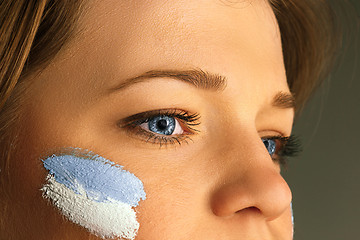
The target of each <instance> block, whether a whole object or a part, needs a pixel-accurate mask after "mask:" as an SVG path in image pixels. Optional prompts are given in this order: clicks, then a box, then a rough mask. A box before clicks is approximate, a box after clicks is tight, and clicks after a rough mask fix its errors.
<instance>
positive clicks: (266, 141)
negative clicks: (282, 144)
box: [261, 138, 276, 156]
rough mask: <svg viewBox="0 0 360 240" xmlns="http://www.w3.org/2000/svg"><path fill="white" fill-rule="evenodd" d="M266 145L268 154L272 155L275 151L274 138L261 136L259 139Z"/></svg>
mask: <svg viewBox="0 0 360 240" xmlns="http://www.w3.org/2000/svg"><path fill="white" fill-rule="evenodd" d="M261 140H262V141H263V143H264V145H265V147H266V149H267V150H268V152H269V154H270V156H272V155H274V153H275V151H276V141H275V139H271V138H263V139H261Z"/></svg>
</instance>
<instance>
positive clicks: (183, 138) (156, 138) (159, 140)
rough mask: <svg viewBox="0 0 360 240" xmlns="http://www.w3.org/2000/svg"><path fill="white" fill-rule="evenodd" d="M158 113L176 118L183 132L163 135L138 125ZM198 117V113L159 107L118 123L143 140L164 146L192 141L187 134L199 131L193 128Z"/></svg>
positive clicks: (196, 123)
mask: <svg viewBox="0 0 360 240" xmlns="http://www.w3.org/2000/svg"><path fill="white" fill-rule="evenodd" d="M159 115H164V116H168V117H173V118H176V120H178V122H179V124H180V125H181V127H182V128H185V130H184V133H183V134H182V135H170V136H165V135H160V134H156V133H153V132H150V131H147V130H145V129H143V128H141V127H139V125H140V124H142V123H145V122H148V121H149V120H150V119H151V118H153V117H156V116H159ZM199 119H200V116H199V114H198V113H194V114H190V113H188V112H187V111H184V110H179V109H170V110H169V109H159V110H154V111H148V112H142V113H138V114H135V115H132V116H130V117H127V118H125V119H123V120H121V122H119V124H118V125H119V126H120V127H121V128H125V129H127V130H129V131H131V132H132V133H135V134H136V135H138V136H140V137H142V139H144V140H145V142H149V143H153V144H159V145H160V147H162V146H163V145H165V146H166V145H167V144H176V143H178V144H179V145H181V144H182V143H188V140H190V141H192V139H191V137H190V136H189V135H193V134H196V132H200V131H199V130H197V129H196V128H195V126H197V125H199V124H200V121H199Z"/></svg>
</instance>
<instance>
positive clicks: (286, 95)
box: [271, 91, 296, 109]
mask: <svg viewBox="0 0 360 240" xmlns="http://www.w3.org/2000/svg"><path fill="white" fill-rule="evenodd" d="M271 105H272V106H273V107H276V108H284V109H286V108H293V109H295V106H296V101H295V97H294V95H293V94H291V93H290V92H283V91H279V92H277V93H276V94H275V96H274V97H273V100H272V104H271Z"/></svg>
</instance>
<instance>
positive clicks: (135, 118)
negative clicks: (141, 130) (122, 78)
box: [118, 108, 200, 127]
mask: <svg viewBox="0 0 360 240" xmlns="http://www.w3.org/2000/svg"><path fill="white" fill-rule="evenodd" d="M158 115H168V116H174V117H176V116H177V117H179V115H181V116H183V118H191V119H192V121H198V120H199V118H200V115H199V114H197V113H194V114H190V113H189V112H187V111H185V110H182V109H175V108H174V109H157V110H151V111H146V112H141V113H137V114H134V115H131V116H129V117H126V118H124V119H122V120H120V121H118V125H119V126H120V127H124V126H126V125H128V124H129V123H137V124H140V123H142V122H144V121H146V119H149V118H151V117H155V116H158ZM179 118H180V117H179ZM180 120H184V119H181V118H180ZM185 121H186V120H185ZM190 125H191V124H190Z"/></svg>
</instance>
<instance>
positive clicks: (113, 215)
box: [41, 174, 139, 240]
mask: <svg viewBox="0 0 360 240" xmlns="http://www.w3.org/2000/svg"><path fill="white" fill-rule="evenodd" d="M46 180H47V183H46V184H45V185H44V186H43V188H42V189H41V190H42V191H43V196H44V197H45V198H48V199H50V200H51V201H52V202H53V204H54V205H55V206H56V207H57V208H58V209H59V210H60V211H61V212H62V214H64V215H65V216H66V217H67V218H68V219H69V220H70V221H72V222H74V223H77V224H79V225H81V226H83V227H84V228H86V229H88V230H89V231H90V232H92V233H93V234H95V235H97V236H98V237H101V238H116V237H120V238H126V239H131V240H133V239H134V238H135V236H136V234H137V231H138V229H139V223H138V222H137V220H136V212H135V211H134V210H133V209H132V208H131V206H130V205H129V204H126V203H123V202H120V201H116V200H113V199H110V201H109V202H96V201H93V200H90V199H89V198H88V197H87V196H86V192H85V190H84V189H82V187H81V186H80V185H78V186H77V190H78V192H79V193H80V194H78V193H75V192H74V191H73V190H71V189H69V188H67V187H66V186H65V185H64V184H61V183H58V182H57V181H56V180H55V178H54V177H53V176H52V175H50V174H49V175H48V176H47V178H46Z"/></svg>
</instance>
